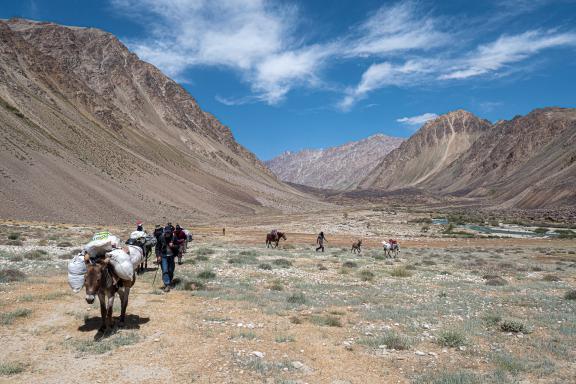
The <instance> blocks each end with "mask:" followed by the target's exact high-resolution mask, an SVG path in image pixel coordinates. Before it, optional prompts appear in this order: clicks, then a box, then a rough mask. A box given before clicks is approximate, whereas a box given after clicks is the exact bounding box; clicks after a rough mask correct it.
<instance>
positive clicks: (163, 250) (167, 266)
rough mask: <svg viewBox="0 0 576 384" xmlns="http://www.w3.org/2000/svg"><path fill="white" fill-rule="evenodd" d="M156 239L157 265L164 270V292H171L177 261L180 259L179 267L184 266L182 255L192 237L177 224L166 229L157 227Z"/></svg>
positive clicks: (168, 225) (169, 224)
mask: <svg viewBox="0 0 576 384" xmlns="http://www.w3.org/2000/svg"><path fill="white" fill-rule="evenodd" d="M154 237H155V238H156V248H155V254H156V264H160V267H161V268H162V282H163V283H164V286H163V287H162V290H163V291H164V292H170V289H171V288H173V286H174V284H173V280H174V270H175V269H176V262H175V259H176V258H178V265H182V255H183V254H184V252H186V245H187V243H188V241H189V240H191V238H190V237H191V236H190V235H189V234H187V233H186V231H185V230H184V229H183V228H182V227H180V225H179V224H176V227H174V226H173V225H172V223H168V224H166V226H165V227H162V226H160V225H156V227H155V228H154Z"/></svg>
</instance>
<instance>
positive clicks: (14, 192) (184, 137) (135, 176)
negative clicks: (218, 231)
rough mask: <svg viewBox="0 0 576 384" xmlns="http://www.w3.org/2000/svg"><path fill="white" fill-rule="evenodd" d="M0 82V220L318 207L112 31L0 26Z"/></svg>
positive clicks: (16, 23)
mask: <svg viewBox="0 0 576 384" xmlns="http://www.w3.org/2000/svg"><path fill="white" fill-rule="evenodd" d="M0 80H1V81H0V122H1V123H2V126H3V127H5V128H4V129H2V130H1V131H0V138H1V139H2V144H1V146H2V153H1V154H0V160H1V164H2V165H1V166H0V175H1V176H2V177H3V179H4V180H6V181H7V182H6V183H3V186H2V188H0V196H2V197H3V198H4V199H5V201H8V202H9V204H5V205H3V206H2V207H1V208H0V214H1V215H2V216H3V217H7V218H10V217H14V218H22V219H34V220H61V221H71V222H78V221H81V222H110V221H113V222H118V221H130V220H132V219H133V218H134V217H139V218H142V219H153V218H154V219H158V218H163V217H173V218H174V219H176V218H179V217H180V218H188V219H190V220H192V219H197V218H207V217H215V216H218V215H222V214H229V213H234V214H253V213H255V212H263V211H267V210H268V211H282V210H293V209H296V208H297V207H299V206H301V205H306V204H307V203H310V204H316V202H311V201H310V197H309V196H307V195H305V194H303V193H302V192H300V191H297V190H295V189H294V188H291V187H290V186H287V185H285V184H283V183H281V182H279V180H278V179H277V178H276V177H275V176H274V175H273V174H272V173H271V172H270V171H269V170H268V169H267V168H266V166H265V165H264V164H262V163H261V162H260V161H259V160H258V159H257V158H256V156H255V155H254V154H252V153H251V152H249V151H248V150H246V149H245V148H244V147H242V146H241V145H239V144H238V143H237V142H236V141H235V139H234V136H233V135H232V132H231V131H230V129H229V128H228V127H226V126H225V125H223V124H222V123H220V122H219V121H218V120H217V119H216V118H215V117H214V116H212V115H211V114H209V113H207V112H204V111H203V110H202V109H201V108H200V107H199V106H198V104H197V103H196V101H195V100H194V98H193V97H192V96H191V95H190V94H189V93H188V92H186V90H184V89H183V88H182V87H181V86H180V85H178V84H177V83H176V82H174V81H173V80H171V79H169V78H168V77H166V76H165V75H163V74H162V72H160V71H159V70H158V69H157V68H156V67H154V66H153V65H151V64H149V63H145V62H143V61H141V60H140V59H139V58H138V57H137V56H136V55H135V54H134V53H132V52H130V51H129V50H128V49H127V48H126V47H125V46H124V45H123V44H122V43H121V42H120V41H119V40H118V39H117V38H116V37H115V36H113V35H112V34H110V33H108V32H104V31H100V30H98V29H94V28H81V27H73V28H67V27H63V26H60V25H58V24H54V23H46V22H33V21H29V20H23V19H10V20H8V21H0ZM28 181H32V182H28ZM102 207H106V209H102Z"/></svg>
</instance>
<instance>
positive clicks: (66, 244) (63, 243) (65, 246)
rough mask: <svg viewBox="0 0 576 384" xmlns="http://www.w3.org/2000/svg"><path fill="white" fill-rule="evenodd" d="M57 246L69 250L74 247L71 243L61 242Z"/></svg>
mask: <svg viewBox="0 0 576 384" xmlns="http://www.w3.org/2000/svg"><path fill="white" fill-rule="evenodd" d="M57 246H58V247H60V248H68V247H71V246H72V243H71V242H69V241H61V242H59V243H58V245H57Z"/></svg>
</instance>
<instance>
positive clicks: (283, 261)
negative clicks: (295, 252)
mask: <svg viewBox="0 0 576 384" xmlns="http://www.w3.org/2000/svg"><path fill="white" fill-rule="evenodd" d="M272 263H273V264H274V265H277V266H279V267H282V268H290V267H291V266H292V262H291V261H290V260H287V259H276V260H274V261H273V262H272Z"/></svg>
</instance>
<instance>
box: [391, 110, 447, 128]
mask: <svg viewBox="0 0 576 384" xmlns="http://www.w3.org/2000/svg"><path fill="white" fill-rule="evenodd" d="M437 117H438V115H437V114H435V113H430V112H427V113H423V114H422V115H418V116H412V117H403V118H401V119H397V120H396V121H397V122H399V123H402V124H406V125H412V126H420V125H422V124H424V123H425V122H427V121H429V120H433V119H435V118H437Z"/></svg>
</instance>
